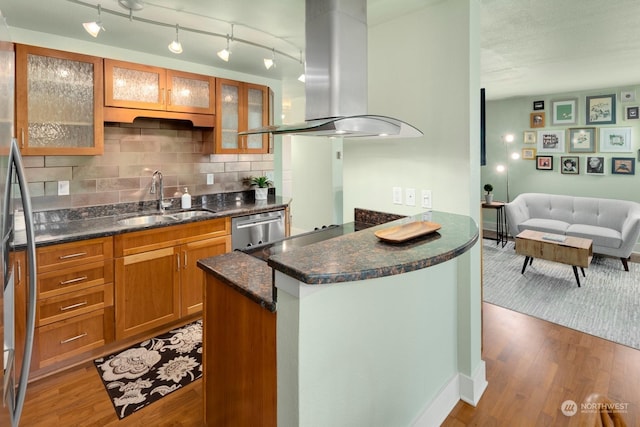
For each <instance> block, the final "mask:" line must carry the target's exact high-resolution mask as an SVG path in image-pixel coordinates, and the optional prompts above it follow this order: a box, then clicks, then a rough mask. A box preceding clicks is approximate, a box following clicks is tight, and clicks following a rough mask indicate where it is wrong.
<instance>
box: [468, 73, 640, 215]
mask: <svg viewBox="0 0 640 427" xmlns="http://www.w3.org/2000/svg"><path fill="white" fill-rule="evenodd" d="M486 95H487V99H488V101H487V102H486V130H485V136H486V147H485V151H486V164H485V165H483V166H482V167H481V183H480V185H481V187H480V188H482V186H483V185H484V184H492V185H493V188H494V191H493V193H494V200H498V201H510V200H513V199H514V198H515V197H516V196H517V195H518V194H521V193H529V192H538V193H552V194H566V195H574V196H585V197H600V198H611V199H625V200H633V201H636V202H640V191H636V190H635V189H636V188H638V187H639V186H640V170H638V171H637V172H636V169H638V162H639V161H640V152H639V149H640V83H639V84H638V85H631V86H624V87H614V88H603V89H599V90H589V91H573V92H569V91H567V92H559V93H552V94H545V95H538V96H528V97H517V98H509V99H502V100H492V99H491V93H490V92H488V93H487V94H486ZM508 135H513V137H514V138H513V140H512V139H511V138H507V136H508Z"/></svg>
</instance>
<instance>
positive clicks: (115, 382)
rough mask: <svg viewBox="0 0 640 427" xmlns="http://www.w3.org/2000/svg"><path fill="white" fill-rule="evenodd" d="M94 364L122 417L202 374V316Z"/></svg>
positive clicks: (95, 361) (98, 360)
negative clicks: (200, 318)
mask: <svg viewBox="0 0 640 427" xmlns="http://www.w3.org/2000/svg"><path fill="white" fill-rule="evenodd" d="M94 364H95V366H96V368H97V369H98V373H99V374H100V377H101V378H102V382H103V383H104V386H105V388H106V389H107V393H109V396H110V398H111V401H112V402H113V406H114V408H115V410H116V413H117V415H118V417H119V418H120V419H122V418H124V417H126V416H128V415H131V414H133V413H134V412H136V411H138V410H139V409H142V408H144V407H145V406H147V405H149V404H151V403H153V402H155V401H157V400H159V399H160V398H162V397H164V396H166V395H167V394H169V393H171V392H173V391H175V390H178V389H180V388H182V387H184V386H186V385H187V384H189V383H191V382H193V381H195V380H197V379H198V378H200V377H202V320H198V321H196V322H193V323H190V324H188V325H185V326H182V327H180V328H177V329H174V330H172V331H169V332H167V333H166V334H163V335H160V336H157V337H155V338H152V339H150V340H147V341H143V342H141V343H138V344H136V345H134V346H133V347H130V348H128V349H126V350H124V351H121V352H118V353H114V354H111V355H109V356H106V357H102V358H100V359H96V360H94Z"/></svg>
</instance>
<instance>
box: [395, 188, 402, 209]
mask: <svg viewBox="0 0 640 427" xmlns="http://www.w3.org/2000/svg"><path fill="white" fill-rule="evenodd" d="M393 204H395V205H401V204H402V188H401V187H393Z"/></svg>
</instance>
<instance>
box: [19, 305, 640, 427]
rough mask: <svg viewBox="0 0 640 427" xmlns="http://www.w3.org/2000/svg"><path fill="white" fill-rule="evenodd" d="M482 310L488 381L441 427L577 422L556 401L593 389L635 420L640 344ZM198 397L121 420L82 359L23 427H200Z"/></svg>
mask: <svg viewBox="0 0 640 427" xmlns="http://www.w3.org/2000/svg"><path fill="white" fill-rule="evenodd" d="M483 310H484V347H483V359H484V360H485V362H486V364H487V379H488V381H489V386H488V388H487V390H486V391H485V393H484V395H483V397H482V399H481V400H480V403H479V404H478V406H477V407H476V408H473V407H472V406H470V405H468V404H466V403H462V402H460V403H458V405H457V406H456V407H455V408H454V410H453V411H452V412H451V414H450V416H449V417H448V418H447V420H446V421H445V423H444V424H443V425H444V426H446V427H459V426H509V427H517V426H535V427H537V426H554V427H555V426H579V425H581V424H580V417H579V415H576V416H573V417H570V418H569V417H565V416H564V415H563V414H562V412H561V411H560V404H561V403H562V402H563V401H565V400H567V399H571V400H574V401H575V402H576V403H577V404H578V405H580V403H581V402H583V401H584V398H585V397H586V396H587V395H588V394H590V393H592V392H600V393H604V394H606V395H608V396H609V397H610V398H612V399H613V400H615V401H617V402H622V403H627V406H628V413H626V414H624V417H625V420H626V422H627V425H628V426H629V427H631V426H640V351H638V350H634V349H631V348H629V347H625V346H622V345H618V344H615V343H612V342H610V341H606V340H603V339H600V338H596V337H593V336H590V335H587V334H583V333H580V332H577V331H574V330H572V329H568V328H564V327H562V326H559V325H555V324H553V323H549V322H545V321H543V320H539V319H536V318H533V317H530V316H526V315H523V314H520V313H516V312H513V311H509V310H506V309H503V308H501V307H497V306H494V305H491V304H486V303H485V304H484V306H483ZM588 315H589V313H585V316H588ZM202 402H203V396H202V380H198V381H196V382H195V383H194V384H192V385H190V386H189V387H186V388H185V389H183V390H179V391H176V392H174V393H172V394H171V395H169V396H167V397H165V398H163V399H162V400H161V401H160V402H158V403H154V404H151V405H149V406H148V407H146V408H144V409H142V410H140V411H138V412H137V413H135V414H133V415H131V416H129V417H127V418H125V419H124V420H121V421H119V420H118V419H117V417H116V414H115V411H114V409H113V406H112V405H111V402H110V401H109V398H108V396H107V393H106V391H105V390H104V387H103V385H102V383H101V381H100V378H99V376H98V373H97V371H96V369H95V367H94V366H93V364H92V363H86V364H84V365H81V366H80V367H77V368H74V369H71V370H68V371H65V372H62V373H59V374H56V375H54V376H52V377H49V378H45V379H42V380H39V381H36V382H34V383H32V384H31V385H30V387H29V389H28V392H27V402H26V404H25V408H24V415H23V419H22V423H21V426H22V427H32V426H46V427H50V426H59V427H62V426H64V427H68V426H185V427H186V426H201V425H203V415H202V414H203V411H202ZM258 427H259V426H258Z"/></svg>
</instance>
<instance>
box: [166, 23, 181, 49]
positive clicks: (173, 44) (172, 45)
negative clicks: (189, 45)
mask: <svg viewBox="0 0 640 427" xmlns="http://www.w3.org/2000/svg"><path fill="white" fill-rule="evenodd" d="M169 50H170V51H171V52H173V53H182V44H181V43H180V39H179V38H178V24H176V39H175V40H174V41H172V42H171V43H169Z"/></svg>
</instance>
